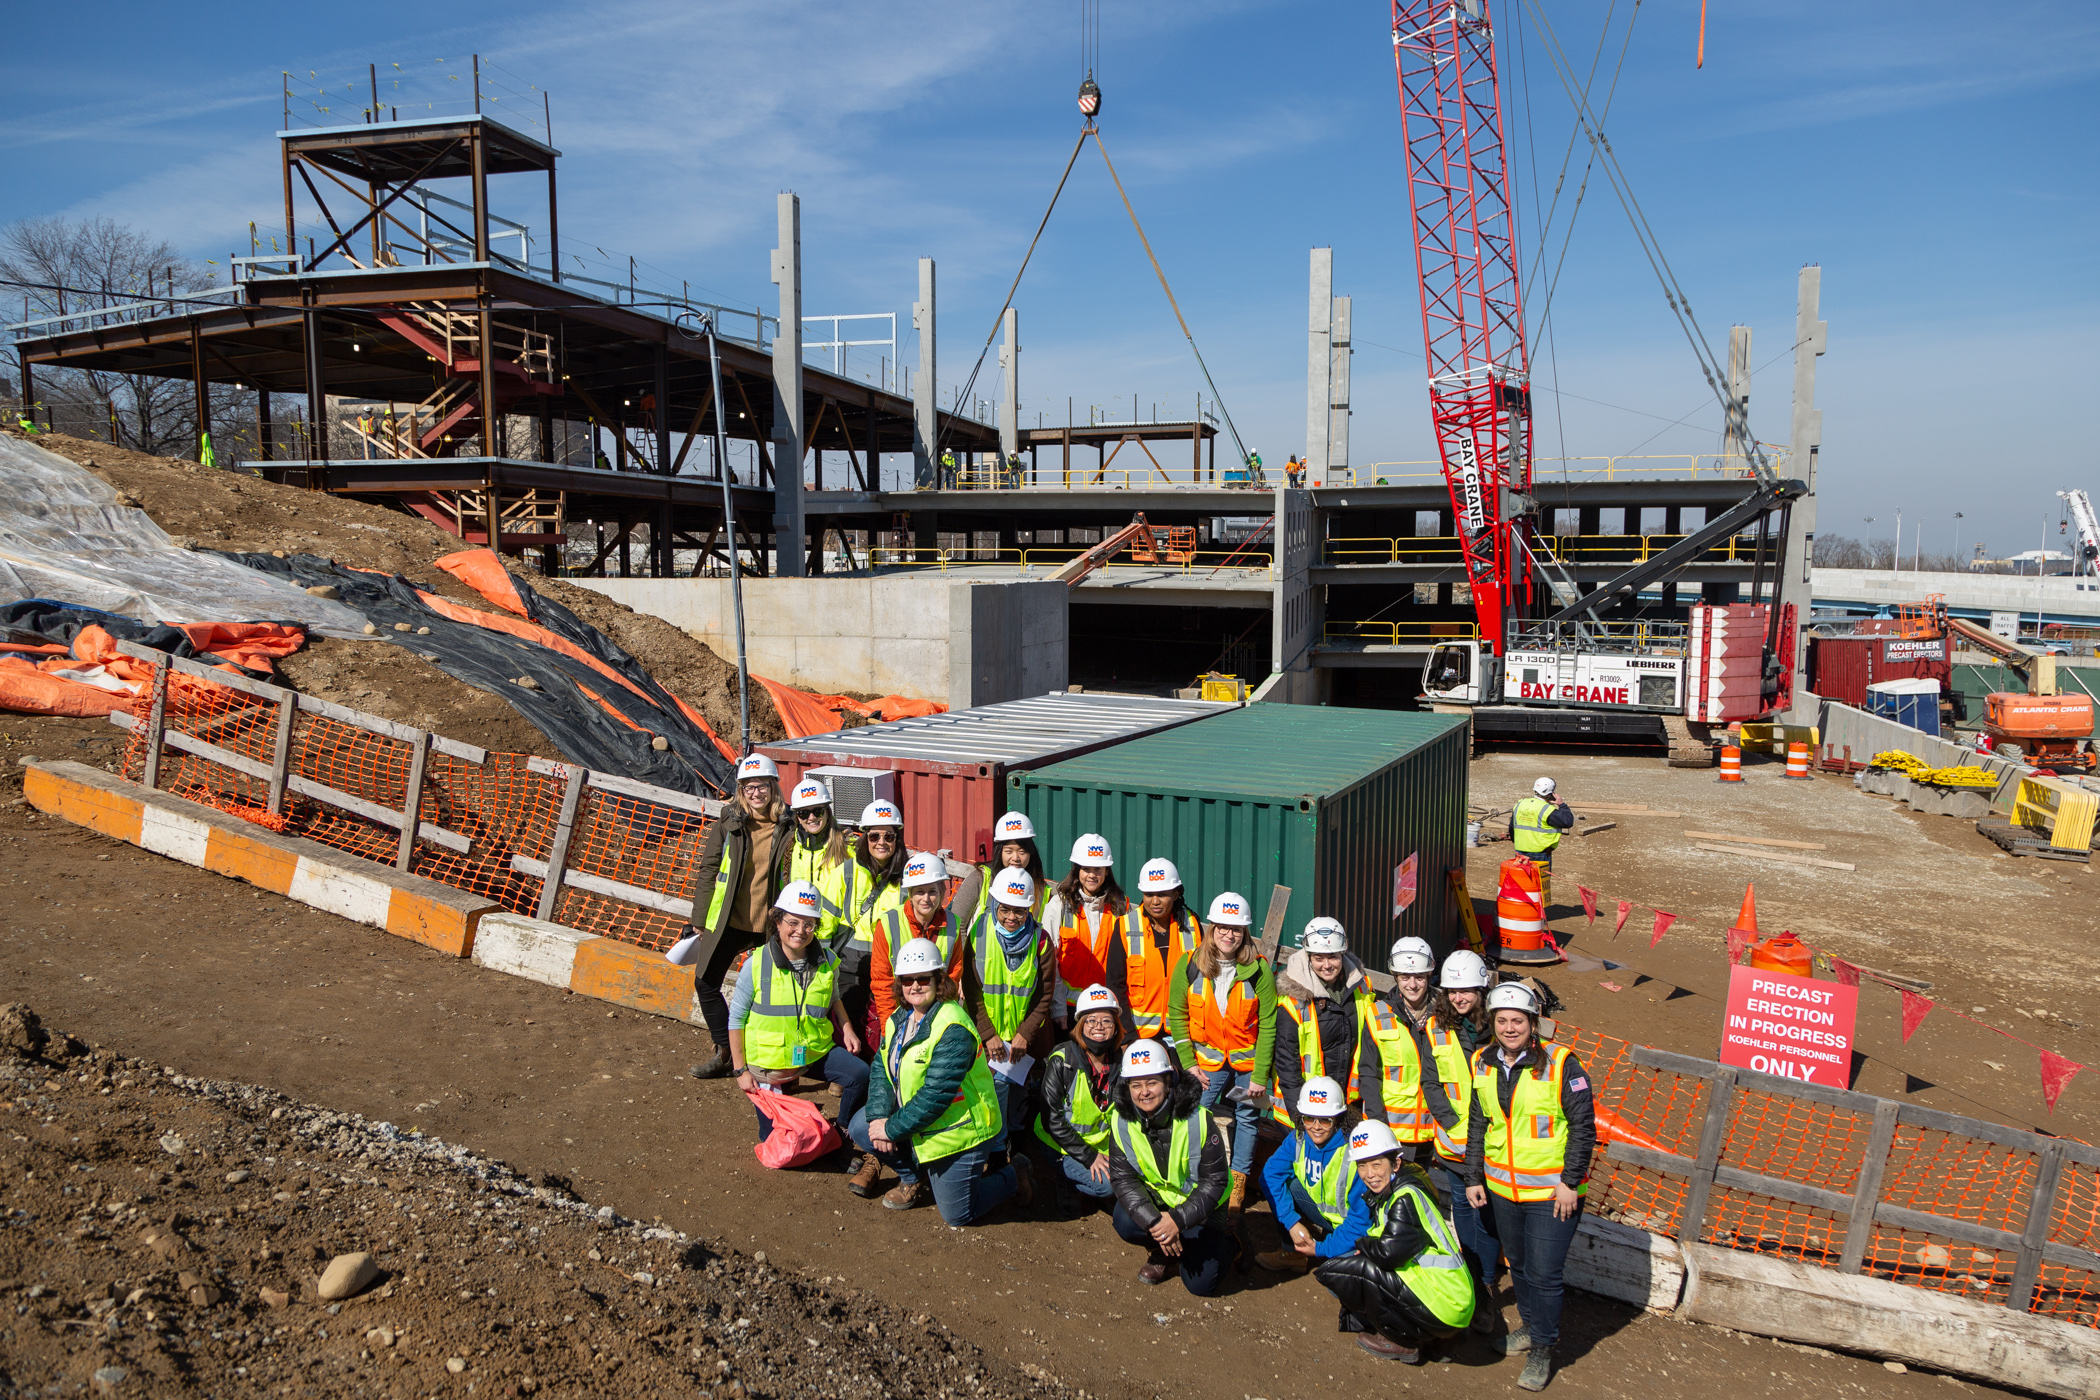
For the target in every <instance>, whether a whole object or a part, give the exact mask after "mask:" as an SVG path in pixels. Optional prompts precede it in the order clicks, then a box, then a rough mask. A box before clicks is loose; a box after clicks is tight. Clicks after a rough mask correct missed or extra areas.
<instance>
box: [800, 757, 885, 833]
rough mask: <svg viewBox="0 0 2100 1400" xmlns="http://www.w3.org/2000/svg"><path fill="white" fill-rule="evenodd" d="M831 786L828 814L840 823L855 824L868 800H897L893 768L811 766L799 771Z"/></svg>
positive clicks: (845, 824) (806, 776)
mask: <svg viewBox="0 0 2100 1400" xmlns="http://www.w3.org/2000/svg"><path fill="white" fill-rule="evenodd" d="M802 776H803V777H805V778H816V779H819V780H820V781H822V782H823V784H824V786H826V787H828V788H830V789H831V815H832V817H833V819H834V820H836V821H837V822H838V824H839V825H840V826H859V825H860V814H861V813H862V812H864V811H866V810H867V807H868V804H869V803H870V802H895V801H896V800H897V770H895V769H894V768H836V767H824V768H811V769H808V770H806V771H805V772H804V773H803V774H802Z"/></svg>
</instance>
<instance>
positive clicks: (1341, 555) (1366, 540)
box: [1321, 534, 1757, 566]
mask: <svg viewBox="0 0 2100 1400" xmlns="http://www.w3.org/2000/svg"><path fill="white" fill-rule="evenodd" d="M1684 538H1685V536H1684V535H1681V534H1678V535H1547V536H1544V537H1543V539H1544V540H1545V541H1546V543H1547V544H1548V545H1550V547H1551V552H1552V554H1553V556H1554V557H1555V558H1557V559H1559V560H1561V561H1562V562H1563V563H1568V562H1582V561H1589V562H1604V563H1611V564H1639V563H1644V562H1645V561H1647V560H1649V559H1652V558H1654V557H1655V556H1656V555H1658V554H1661V553H1662V552H1663V551H1664V550H1667V549H1669V548H1670V547H1671V546H1672V545H1674V544H1676V543H1677V542H1678V541H1680V540H1682V539H1684ZM1756 554H1757V537H1756V536H1755V535H1731V536H1729V537H1728V538H1727V539H1725V540H1722V541H1720V542H1718V543H1716V544H1715V545H1714V546H1713V547H1712V548H1711V549H1709V550H1707V551H1706V553H1705V554H1704V555H1702V556H1701V560H1702V561H1703V562H1707V563H1717V562H1728V563H1747V562H1750V561H1751V560H1752V559H1754V558H1755V557H1756ZM1458 557H1460V555H1459V548H1458V539H1457V537H1455V536H1452V535H1399V536H1382V535H1348V536H1336V537H1334V538H1331V539H1329V540H1327V541H1326V549H1325V555H1324V557H1323V558H1322V560H1321V562H1322V563H1323V564H1328V565H1350V564H1356V565H1373V566H1375V565H1380V564H1420V563H1436V562H1440V561H1443V560H1448V559H1456V558H1458Z"/></svg>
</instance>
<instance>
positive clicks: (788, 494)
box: [657, 192, 836, 578]
mask: <svg viewBox="0 0 2100 1400" xmlns="http://www.w3.org/2000/svg"><path fill="white" fill-rule="evenodd" d="M779 210H780V246H779V247H778V248H775V249H774V250H773V281H774V283H775V284H776V285H778V286H779V288H780V329H779V331H778V332H777V333H776V334H775V335H774V337H773V551H774V555H775V561H776V562H775V565H774V568H775V572H776V573H777V575H778V576H779V577H781V578H801V577H802V576H803V575H804V574H805V573H806V572H807V564H806V561H805V559H804V557H803V540H802V200H801V198H800V197H799V196H797V195H794V194H789V193H786V192H783V193H782V194H781V196H780V206H779ZM834 338H836V337H834ZM663 411H664V409H663V406H662V405H661V403H659V405H658V407H657V413H658V414H659V415H661V414H662V413H663Z"/></svg>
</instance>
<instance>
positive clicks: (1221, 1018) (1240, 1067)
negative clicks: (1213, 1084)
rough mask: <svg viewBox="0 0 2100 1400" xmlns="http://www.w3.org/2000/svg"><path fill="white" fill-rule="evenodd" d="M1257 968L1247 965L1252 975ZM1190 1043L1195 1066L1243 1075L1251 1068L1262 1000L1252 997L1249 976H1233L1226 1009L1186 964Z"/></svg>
mask: <svg viewBox="0 0 2100 1400" xmlns="http://www.w3.org/2000/svg"><path fill="white" fill-rule="evenodd" d="M1256 966H1257V964H1252V963H1250V964H1249V965H1248V969H1247V970H1248V971H1249V972H1250V973H1251V972H1252V971H1253V969H1254V968H1255V967H1256ZM1188 970H1189V973H1188V978H1189V990H1188V1013H1189V1039H1190V1040H1193V1041H1195V1042H1196V1044H1195V1054H1196V1063H1197V1065H1199V1066H1200V1067H1202V1068H1203V1069H1206V1070H1212V1069H1219V1068H1223V1067H1230V1068H1231V1069H1232V1070H1233V1071H1235V1072H1236V1073H1240V1074H1244V1073H1246V1072H1247V1071H1249V1070H1251V1069H1253V1068H1254V1042H1255V1041H1256V1040H1258V1039H1260V1038H1261V998H1259V997H1257V996H1256V995H1255V994H1254V985H1253V984H1254V978H1253V977H1252V976H1239V975H1235V976H1234V977H1233V979H1232V988H1231V990H1230V991H1228V992H1226V994H1225V1009H1224V1010H1223V1011H1220V1010H1219V1009H1218V999H1217V996H1216V994H1214V993H1213V992H1212V991H1211V982H1210V979H1209V978H1208V977H1205V976H1204V975H1203V974H1202V972H1201V971H1199V970H1198V969H1197V967H1196V960H1195V959H1194V958H1190V959H1189V961H1188Z"/></svg>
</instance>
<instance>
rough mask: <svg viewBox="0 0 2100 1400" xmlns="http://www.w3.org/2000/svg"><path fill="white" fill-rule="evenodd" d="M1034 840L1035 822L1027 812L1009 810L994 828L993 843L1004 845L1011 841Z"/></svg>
mask: <svg viewBox="0 0 2100 1400" xmlns="http://www.w3.org/2000/svg"><path fill="white" fill-rule="evenodd" d="M1033 840H1035V823H1034V822H1032V821H1030V820H1028V814H1027V813H1026V812H1008V813H1007V814H1006V815H1005V816H1003V817H1001V818H999V824H998V825H997V826H995V827H993V828H992V843H993V844H994V845H999V846H1003V845H1005V844H1006V843H1007V842H1009V841H1033Z"/></svg>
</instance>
